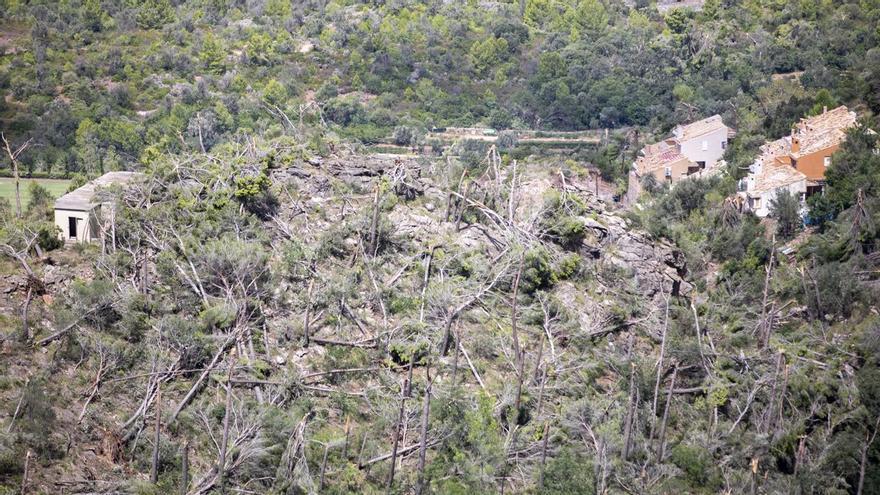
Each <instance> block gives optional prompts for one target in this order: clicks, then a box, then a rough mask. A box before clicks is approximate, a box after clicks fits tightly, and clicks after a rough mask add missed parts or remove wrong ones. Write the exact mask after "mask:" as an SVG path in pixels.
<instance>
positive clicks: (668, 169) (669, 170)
mask: <svg viewBox="0 0 880 495" xmlns="http://www.w3.org/2000/svg"><path fill="white" fill-rule="evenodd" d="M664 172H665V174H664V175H666V177H672V167H666V169H665V171H664Z"/></svg>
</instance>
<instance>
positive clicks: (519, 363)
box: [510, 257, 525, 423]
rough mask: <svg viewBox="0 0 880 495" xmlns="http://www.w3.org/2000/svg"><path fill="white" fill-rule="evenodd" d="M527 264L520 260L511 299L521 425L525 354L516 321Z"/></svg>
mask: <svg viewBox="0 0 880 495" xmlns="http://www.w3.org/2000/svg"><path fill="white" fill-rule="evenodd" d="M524 262H525V259H524V257H521V258H520V260H519V268H518V269H517V271H516V278H514V279H513V296H512V299H511V304H510V306H511V316H510V329H511V334H512V337H513V353H514V357H515V358H516V399H515V400H514V403H513V410H514V414H516V417H515V421H516V422H517V423H519V417H520V405H521V401H522V386H523V366H524V361H525V360H524V359H523V352H522V346H520V342H519V332H518V330H517V326H516V324H517V321H516V302H517V301H516V300H517V296H519V280H520V278H521V277H522V271H523V264H524Z"/></svg>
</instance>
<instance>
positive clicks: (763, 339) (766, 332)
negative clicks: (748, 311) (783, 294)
mask: <svg viewBox="0 0 880 495" xmlns="http://www.w3.org/2000/svg"><path fill="white" fill-rule="evenodd" d="M775 254H776V236H773V241H772V243H771V244H770V261H768V262H767V267H766V268H765V269H764V270H765V272H766V274H765V276H764V292H763V297H762V300H761V320H760V321H759V328H760V332H759V334H758V346H759V347H761V348H763V347H764V346H766V345H767V342H768V341H769V340H770V331H771V326H770V321H769V320H770V319H772V317H771V316H768V314H767V306H768V299H769V297H770V278H771V277H772V275H773V261H774V256H775Z"/></svg>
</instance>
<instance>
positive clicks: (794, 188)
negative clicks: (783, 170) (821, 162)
mask: <svg viewBox="0 0 880 495" xmlns="http://www.w3.org/2000/svg"><path fill="white" fill-rule="evenodd" d="M783 189H788V192H790V193H791V194H795V195H798V196H799V197H802V196H800V195H802V194H806V192H807V181H806V179H804V180H799V181H797V182H794V183H792V184H789V185H788V186H783V187H779V188H776V189H771V190H769V191H764V192H762V193H761V195H760V196H759V197H760V198H761V205H760V206H759V207H757V208H755V207H754V206H753V205H754V200H753V197H754V193H749V195H748V196H749V197H748V198H747V199H746V205H747V207H748V209H750V210H752V211H753V212H754V213H755V215H757V216H759V217H761V218H764V217H766V216H767V215H769V214H770V201H773V200H774V199H776V194H777V193H778V192H779V191H781V190H783Z"/></svg>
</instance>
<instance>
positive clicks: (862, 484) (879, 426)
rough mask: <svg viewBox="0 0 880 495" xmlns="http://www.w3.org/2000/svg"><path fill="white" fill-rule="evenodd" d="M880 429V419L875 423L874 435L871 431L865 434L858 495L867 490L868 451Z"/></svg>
mask: <svg viewBox="0 0 880 495" xmlns="http://www.w3.org/2000/svg"><path fill="white" fill-rule="evenodd" d="M878 429H880V417H878V418H877V421H875V422H874V431H873V433H872V432H870V431H866V432H865V444H864V445H862V455H861V462H859V484H858V487H857V489H856V495H862V490H863V489H864V488H865V470H866V467H867V465H868V450H870V448H871V444H872V443H874V439H875V438H877V430H878Z"/></svg>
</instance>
